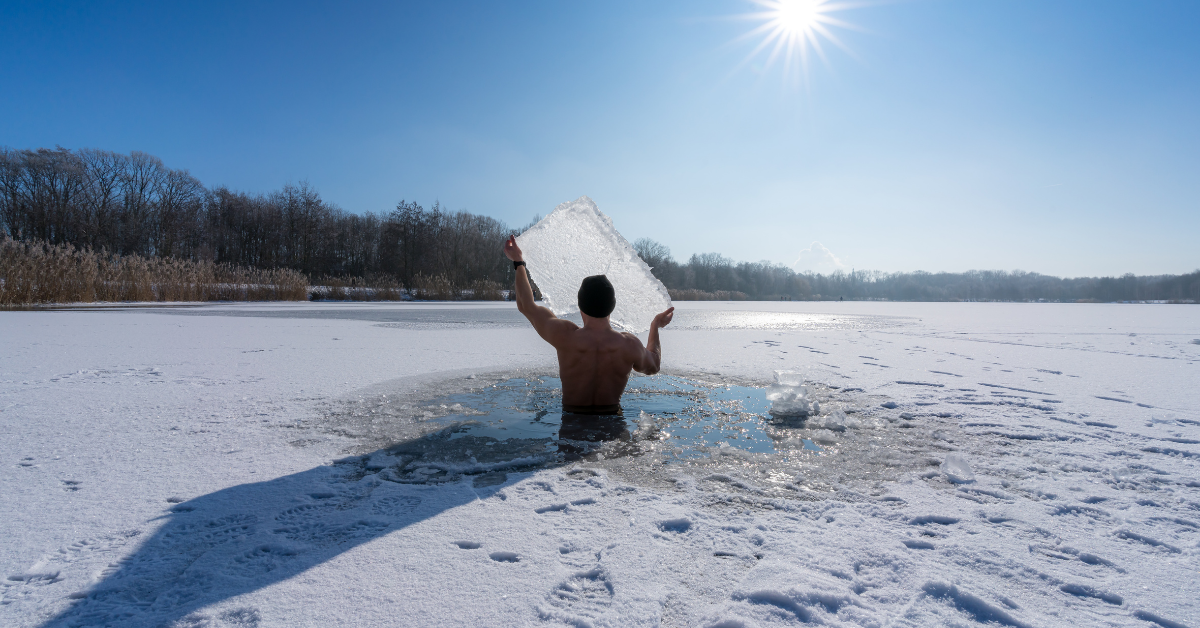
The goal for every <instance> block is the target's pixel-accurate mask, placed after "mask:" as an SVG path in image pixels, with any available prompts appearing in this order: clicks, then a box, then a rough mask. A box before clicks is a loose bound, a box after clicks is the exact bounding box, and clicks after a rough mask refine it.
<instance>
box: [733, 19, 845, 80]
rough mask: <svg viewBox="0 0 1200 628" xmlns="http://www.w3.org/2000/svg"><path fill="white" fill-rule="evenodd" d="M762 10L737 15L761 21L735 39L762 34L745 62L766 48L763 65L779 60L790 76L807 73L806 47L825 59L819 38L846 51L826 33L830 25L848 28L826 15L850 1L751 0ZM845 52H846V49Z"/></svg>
mask: <svg viewBox="0 0 1200 628" xmlns="http://www.w3.org/2000/svg"><path fill="white" fill-rule="evenodd" d="M751 2H753V3H754V4H757V5H759V6H760V7H762V9H763V10H761V11H758V12H755V13H750V14H746V15H743V16H740V17H743V18H746V19H751V20H755V21H758V20H761V21H762V22H763V23H762V24H760V25H759V26H758V27H757V28H755V29H754V30H752V31H750V32H749V33H746V34H745V35H743V36H742V37H740V38H739V41H741V40H744V39H750V38H755V37H758V36H763V38H762V41H760V42H759V43H758V45H757V46H756V47H755V48H754V50H753V51H751V52H750V54H749V56H748V57H747V59H746V60H747V61H749V60H751V59H753V58H755V57H757V56H758V55H759V54H760V53H762V52H763V51H764V50H766V49H768V48H770V54H769V55H768V57H767V62H766V66H767V67H769V66H771V65H772V64H774V63H775V62H776V61H778V60H780V59H782V60H783V63H784V68H785V71H786V72H787V73H788V74H789V75H792V74H793V73H794V72H795V71H797V70H800V71H803V72H804V75H805V79H806V80H807V75H808V56H809V50H810V48H811V50H812V51H813V52H816V53H817V56H819V57H821V59H822V60H825V50H824V49H823V48H822V47H821V40H822V39H825V40H827V41H829V42H830V43H832V44H834V45H836V46H838V47H839V48H842V49H843V50H846V46H845V45H844V44H842V42H841V40H839V39H838V38H837V36H836V35H834V34H833V33H832V32H830V30H829V27H830V26H840V27H843V28H852V26H851V25H850V24H847V23H846V22H843V21H841V20H839V19H837V18H834V17H832V16H830V15H829V14H830V13H832V12H834V11H840V10H842V9H848V8H851V7H852V6H854V5H852V4H850V3H845V2H830V1H829V0H751ZM847 52H849V51H848V50H847Z"/></svg>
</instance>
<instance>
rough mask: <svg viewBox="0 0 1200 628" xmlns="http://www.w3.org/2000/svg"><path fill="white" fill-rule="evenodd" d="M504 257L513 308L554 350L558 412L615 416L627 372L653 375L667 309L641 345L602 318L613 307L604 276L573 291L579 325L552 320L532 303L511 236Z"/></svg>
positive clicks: (669, 311)
mask: <svg viewBox="0 0 1200 628" xmlns="http://www.w3.org/2000/svg"><path fill="white" fill-rule="evenodd" d="M504 255H505V256H507V257H508V259H510V260H512V261H513V265H514V266H516V273H517V309H518V310H520V311H521V313H522V314H524V315H525V318H527V319H529V322H530V323H532V324H533V328H534V329H535V330H537V333H538V335H539V336H541V337H542V340H545V341H546V342H548V343H550V345H551V346H553V347H554V348H555V349H557V350H558V374H559V377H560V378H561V379H562V388H563V412H566V413H574V414H596V415H605V414H620V413H621V393H624V392H625V384H626V383H627V382H628V381H629V371H630V370H634V371H637V372H639V373H645V374H646V375H653V374H655V373H657V372H658V368H659V364H660V362H661V360H662V348H661V347H660V346H659V343H658V330H659V328H662V327H666V326H667V325H669V324H670V323H671V319H672V318H674V317H675V308H673V307H672V308H668V309H667V310H666V311H665V312H661V313H659V314H657V315H656V316H655V317H654V320H653V321H651V322H650V337H649V338H647V341H646V346H645V347H643V346H642V342H641V341H640V340H638V339H637V336H634V335H633V334H626V333H619V332H617V331H615V330H613V328H612V325H611V324H610V323H609V320H608V316H609V315H610V314H612V311H613V308H615V307H616V305H617V300H616V296H615V293H614V291H613V287H612V284H611V283H609V281H608V278H607V277H605V276H604V275H593V276H591V277H588V278H586V279H584V280H583V285H582V286H580V288H579V310H580V316H582V317H583V327H580V326H578V325H576V324H575V323H572V322H571V321H568V320H564V319H561V318H558V317H557V316H555V315H554V312H551V311H550V310H549V309H547V308H544V307H541V306H539V305H535V304H534V302H533V288H532V287H531V286H530V285H529V275H528V274H527V272H526V270H525V260H524V258H523V257H522V256H521V248H520V247H519V246H517V239H516V237H509V238H508V242H505V243H504Z"/></svg>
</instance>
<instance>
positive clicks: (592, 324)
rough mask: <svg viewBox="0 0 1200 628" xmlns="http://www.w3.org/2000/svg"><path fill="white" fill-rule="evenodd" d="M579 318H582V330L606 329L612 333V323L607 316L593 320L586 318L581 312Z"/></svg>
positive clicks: (589, 317) (592, 318)
mask: <svg viewBox="0 0 1200 628" xmlns="http://www.w3.org/2000/svg"><path fill="white" fill-rule="evenodd" d="M579 316H580V317H582V318H583V328H584V329H593V330H600V331H602V330H605V329H607V330H609V331H612V323H610V322H609V320H608V317H607V316H605V317H604V318H594V317H591V316H588V315H587V314H584V313H583V312H580V313H579Z"/></svg>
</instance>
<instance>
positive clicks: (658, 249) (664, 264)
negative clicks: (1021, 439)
mask: <svg viewBox="0 0 1200 628" xmlns="http://www.w3.org/2000/svg"><path fill="white" fill-rule="evenodd" d="M634 248H635V249H636V250H637V251H638V255H640V256H641V257H642V259H643V260H645V261H646V263H647V264H649V265H650V267H651V272H653V273H654V276H656V277H658V279H659V280H660V281H662V282H663V284H664V285H666V286H667V287H668V288H670V289H672V292H679V293H681V294H684V295H688V294H690V295H695V297H698V298H704V295H705V294H716V295H723V296H724V295H729V296H731V297H732V298H735V299H737V298H743V299H776V300H777V299H780V298H785V299H823V300H829V299H832V300H838V299H846V300H865V299H878V300H884V299H886V300H889V301H1037V300H1045V301H1096V302H1111V301H1152V300H1154V301H1160V300H1161V301H1194V302H1200V271H1194V272H1192V273H1189V274H1185V275H1152V276H1135V275H1132V274H1126V275H1124V276H1121V277H1077V278H1070V279H1067V278H1061V277H1052V276H1049V275H1042V274H1039V273H1032V272H1024V271H1019V270H1018V271H1011V272H1007V271H1002V270H971V271H967V272H963V273H929V272H924V271H916V272H898V273H884V272H879V271H863V270H854V271H851V272H844V271H835V272H833V273H830V274H827V275H825V274H816V273H798V272H796V271H794V270H792V269H790V268H788V267H786V266H783V265H781V264H772V263H770V262H735V261H733V260H732V259H729V258H727V257H724V256H722V255H720V254H717V253H702V254H696V255H692V256H691V257H690V258H689V259H688V261H687V262H684V263H680V262H677V261H675V259H674V258H673V257H672V256H671V250H670V249H669V248H667V247H666V246H665V245H663V244H661V243H659V242H655V241H654V240H650V239H647V238H643V239H640V240H638V241H636V242H634Z"/></svg>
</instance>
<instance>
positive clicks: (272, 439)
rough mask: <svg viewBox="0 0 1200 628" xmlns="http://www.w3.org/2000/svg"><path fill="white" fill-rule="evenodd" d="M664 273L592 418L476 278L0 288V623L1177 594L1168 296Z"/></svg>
mask: <svg viewBox="0 0 1200 628" xmlns="http://www.w3.org/2000/svg"><path fill="white" fill-rule="evenodd" d="M678 307H679V313H678V315H677V317H676V321H675V323H674V324H673V325H672V326H671V327H669V328H667V329H666V330H665V331H664V335H663V347H664V349H663V351H664V365H665V371H664V374H662V375H658V376H654V377H634V378H633V379H631V382H630V390H629V392H627V394H626V397H625V399H624V400H623V406H624V408H625V416H624V418H623V419H622V420H620V421H611V422H607V423H589V422H577V421H574V420H571V419H568V420H566V421H564V419H563V416H562V415H561V412H560V405H559V403H560V402H559V392H558V384H557V379H556V378H555V363H554V353H553V350H552V349H551V348H550V347H549V346H548V345H546V344H545V343H543V342H542V341H541V340H540V339H538V338H537V336H536V334H535V333H534V332H533V331H532V329H530V328H529V327H528V326H527V325H526V324H525V323H524V322H523V319H522V318H521V317H520V315H519V314H518V313H517V312H516V310H515V307H514V306H513V305H512V304H507V303H487V304H470V303H453V304H448V303H401V304H353V303H347V304H331V303H284V304H236V305H203V306H180V307H152V308H113V307H88V308H70V309H65V310H56V311H32V312H0V430H2V432H3V434H4V438H3V439H0V452H2V453H3V456H4V460H6V461H7V462H6V463H5V464H4V465H3V467H0V469H2V471H0V487H2V491H3V492H2V495H3V500H2V501H0V517H2V520H3V521H4V522H5V524H4V531H5V534H6V543H4V544H3V545H0V570H2V572H0V578H3V580H2V584H0V624H2V625H6V626H7V625H13V626H74V625H133V626H142V625H144V626H160V625H168V626H171V625H176V626H213V627H217V626H294V625H314V626H316V625H379V626H394V625H411V626H438V625H528V626H558V625H568V626H589V625H590V626H639V625H646V626H654V625H665V626H774V625H781V626H786V625H800V624H806V623H816V624H828V625H849V626H884V625H888V626H926V625H997V624H998V625H1008V626H1052V625H1061V624H1064V623H1067V622H1071V623H1078V624H1081V625H1113V626H1150V627H1153V626H1166V627H1173V626H1197V625H1200V604H1198V602H1197V600H1198V599H1200V584H1198V583H1200V392H1198V391H1200V386H1198V385H1197V383H1198V382H1200V343H1196V342H1194V341H1196V340H1200V309H1197V308H1195V307H1189V306H1165V305H1160V306H1153V305H1051V304H883V303H681V304H679V305H678ZM776 370H792V371H799V372H802V373H804V374H805V375H806V377H807V379H808V381H809V382H811V390H812V393H813V395H814V397H815V398H816V399H817V400H818V401H819V402H820V405H821V413H820V414H819V415H818V416H814V417H810V418H808V419H807V420H798V419H780V418H776V417H772V416H771V415H770V413H769V412H768V409H769V402H767V401H766V399H765V397H764V395H763V393H764V389H765V387H766V386H767V385H768V384H769V383H770V382H771V380H772V375H773V373H774V372H775V371H776Z"/></svg>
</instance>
